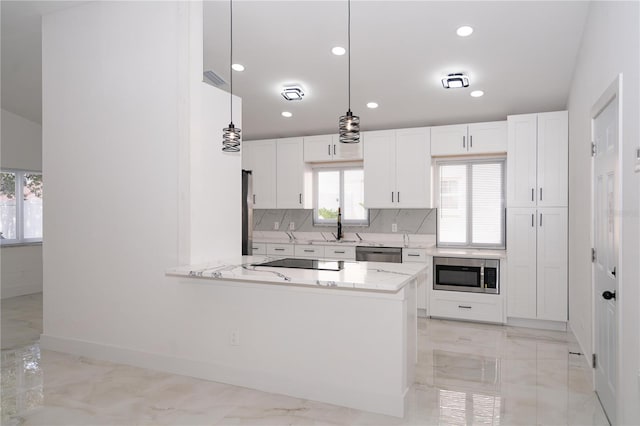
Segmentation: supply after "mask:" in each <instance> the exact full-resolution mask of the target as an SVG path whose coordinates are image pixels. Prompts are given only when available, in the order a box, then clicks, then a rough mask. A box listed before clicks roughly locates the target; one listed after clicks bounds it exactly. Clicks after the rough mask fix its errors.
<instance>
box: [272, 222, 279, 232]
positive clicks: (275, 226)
mask: <svg viewBox="0 0 640 426" xmlns="http://www.w3.org/2000/svg"><path fill="white" fill-rule="evenodd" d="M273 229H274V230H275V231H277V230H278V229H280V222H273Z"/></svg>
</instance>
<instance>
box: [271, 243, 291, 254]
mask: <svg viewBox="0 0 640 426" xmlns="http://www.w3.org/2000/svg"><path fill="white" fill-rule="evenodd" d="M267 254H268V255H274V256H293V245H292V244H267Z"/></svg>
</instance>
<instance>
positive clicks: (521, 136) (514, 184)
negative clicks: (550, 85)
mask: <svg viewBox="0 0 640 426" xmlns="http://www.w3.org/2000/svg"><path fill="white" fill-rule="evenodd" d="M507 133H508V138H507V207H535V206H536V201H535V200H536V191H537V183H536V155H537V149H536V140H537V114H523V115H510V116H509V117H507Z"/></svg>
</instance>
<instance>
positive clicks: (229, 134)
mask: <svg viewBox="0 0 640 426" xmlns="http://www.w3.org/2000/svg"><path fill="white" fill-rule="evenodd" d="M229 20H230V36H229V41H230V42H229V45H230V46H229V75H230V84H229V86H230V91H229V99H230V102H229V109H230V113H231V121H230V122H229V126H228V127H225V128H224V129H222V152H240V141H241V139H242V138H241V136H240V133H241V132H242V130H240V129H239V128H237V127H236V126H234V125H233V69H232V68H233V0H229Z"/></svg>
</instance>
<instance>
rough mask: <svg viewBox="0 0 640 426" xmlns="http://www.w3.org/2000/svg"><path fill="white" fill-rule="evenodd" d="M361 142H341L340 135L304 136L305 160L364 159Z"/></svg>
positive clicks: (309, 161)
mask: <svg viewBox="0 0 640 426" xmlns="http://www.w3.org/2000/svg"><path fill="white" fill-rule="evenodd" d="M363 144H364V143H363V141H360V143H351V144H345V143H340V140H339V138H338V135H318V136H306V137H305V138H304V161H305V162H306V163H314V162H328V161H358V160H362V145H363Z"/></svg>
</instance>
